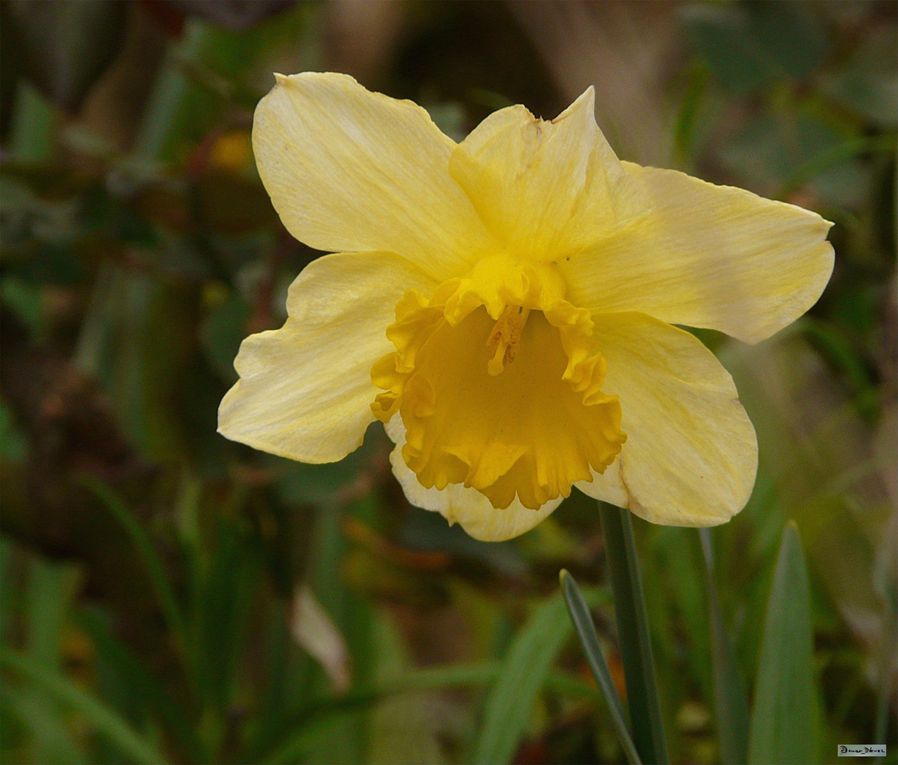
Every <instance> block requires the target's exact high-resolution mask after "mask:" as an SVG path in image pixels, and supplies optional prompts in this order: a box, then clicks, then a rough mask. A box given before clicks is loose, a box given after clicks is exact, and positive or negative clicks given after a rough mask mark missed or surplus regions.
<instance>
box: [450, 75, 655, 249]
mask: <svg viewBox="0 0 898 765" xmlns="http://www.w3.org/2000/svg"><path fill="white" fill-rule="evenodd" d="M594 100H595V95H594V92H593V89H592V88H589V89H588V90H586V92H585V93H583V95H582V96H580V98H578V99H577V100H576V101H575V102H574V103H573V104H572V105H571V106H569V107H568V108H567V109H566V110H565V111H564V112H562V113H561V114H560V115H558V117H556V118H555V119H554V120H552V121H551V122H546V121H543V120H541V119H537V118H536V117H534V116H533V115H532V114H531V113H530V112H529V111H527V109H525V108H524V107H523V106H510V107H508V108H506V109H501V110H500V111H498V112H495V113H493V114H491V115H490V116H489V117H487V118H486V119H485V120H484V121H483V122H482V123H481V124H480V125H479V126H478V127H477V128H475V129H474V131H473V132H472V133H471V134H470V135H469V136H468V137H467V138H466V139H465V140H464V141H462V142H461V143H460V144H459V145H458V148H456V150H455V151H454V152H453V154H452V159H451V162H450V171H451V173H452V176H453V177H454V178H455V179H456V180H457V181H458V183H459V185H460V186H461V187H462V188H463V189H464V190H465V192H466V193H467V194H468V196H469V197H470V199H471V201H472V202H473V204H474V206H475V207H476V208H477V212H478V213H479V214H480V216H481V218H482V219H483V221H484V223H485V224H486V225H487V228H488V229H489V230H490V231H491V233H492V234H493V235H494V236H495V237H496V239H497V240H499V241H500V242H502V243H503V245H504V246H505V248H506V250H507V251H508V252H509V253H512V254H514V255H518V256H522V257H524V258H528V259H533V260H541V261H551V260H556V259H558V258H561V257H566V256H569V255H571V254H573V253H576V252H579V251H581V250H583V249H585V248H588V247H591V246H593V245H594V244H595V242H596V241H597V240H599V239H601V238H606V237H607V236H608V234H609V232H610V231H612V230H614V229H616V228H617V227H618V226H620V225H622V224H623V223H624V222H625V221H627V220H629V219H630V218H632V217H633V216H635V215H637V214H638V213H639V212H640V211H641V209H642V208H643V206H644V202H642V200H640V199H639V196H638V192H639V191H640V187H639V184H637V183H634V182H632V181H631V179H630V178H629V176H628V175H627V174H626V173H625V172H624V170H623V168H622V167H621V163H620V162H619V161H618V159H617V157H616V156H615V155H614V152H613V151H612V150H611V147H610V146H609V145H608V142H607V141H606V140H605V137H604V136H603V135H602V132H601V131H600V130H599V128H598V126H597V125H596V121H595V115H594Z"/></svg>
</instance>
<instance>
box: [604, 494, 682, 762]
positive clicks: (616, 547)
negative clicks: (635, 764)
mask: <svg viewBox="0 0 898 765" xmlns="http://www.w3.org/2000/svg"><path fill="white" fill-rule="evenodd" d="M599 514H600V517H601V521H602V532H603V534H604V536H605V554H606V556H607V559H608V573H609V579H610V581H611V590H612V592H613V593H614V611H615V614H616V616H617V634H618V641H619V643H620V651H621V657H622V659H623V665H624V675H625V677H626V680H627V702H628V706H629V708H630V724H631V725H632V728H633V738H634V740H635V741H636V746H637V748H638V750H639V755H640V759H641V760H642V761H643V762H645V763H646V764H647V765H667V762H668V758H667V747H666V745H665V742H664V728H663V727H662V725H661V708H660V705H659V703H658V688H657V685H656V682H655V662H654V659H653V658H652V645H651V640H650V637H649V628H648V616H647V615H646V608H645V597H644V595H643V591H642V579H641V577H640V574H639V560H638V558H637V556H636V544H635V542H634V539H633V525H632V522H631V519H630V513H629V511H627V510H621V509H619V508H616V507H613V506H611V505H606V504H604V503H599Z"/></svg>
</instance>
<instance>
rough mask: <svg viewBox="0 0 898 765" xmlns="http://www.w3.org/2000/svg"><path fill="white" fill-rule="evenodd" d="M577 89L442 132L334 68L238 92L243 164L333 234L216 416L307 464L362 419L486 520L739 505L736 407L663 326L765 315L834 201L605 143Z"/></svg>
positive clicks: (244, 436) (498, 535)
mask: <svg viewBox="0 0 898 765" xmlns="http://www.w3.org/2000/svg"><path fill="white" fill-rule="evenodd" d="M593 98H594V96H593V91H592V88H590V89H589V90H587V91H586V92H585V93H584V94H583V95H582V96H580V98H578V99H577V100H576V101H575V102H574V103H573V104H572V105H571V106H570V107H568V108H567V109H566V110H565V111H564V112H563V113H562V114H560V115H559V116H558V117H557V118H556V119H554V120H552V121H551V122H546V121H543V120H540V119H537V118H535V117H534V116H533V115H531V114H530V112H528V111H527V109H525V108H524V107H523V106H512V107H508V108H506V109H501V110H500V111H498V112H495V113H494V114H492V115H490V116H489V117H488V118H487V119H485V120H484V121H483V122H482V123H481V124H480V125H479V126H477V128H475V129H474V131H473V132H472V133H471V134H470V135H469V136H468V137H467V138H465V140H464V141H462V142H461V143H459V144H456V143H455V142H454V141H452V140H451V139H450V138H448V137H447V136H445V135H444V134H443V133H441V132H440V130H439V129H438V128H437V127H436V126H435V125H434V124H433V122H432V121H431V119H430V117H429V116H428V114H427V112H426V111H425V110H424V109H422V108H421V107H419V106H417V105H415V104H414V103H412V102H410V101H398V100H395V99H392V98H389V97H387V96H384V95H381V94H379V93H371V92H369V91H367V90H365V89H364V88H363V87H361V86H360V85H359V84H358V83H357V82H356V81H355V80H353V79H352V78H351V77H348V76H346V75H341V74H330V73H305V74H299V75H293V76H290V77H285V76H280V75H279V76H278V77H277V85H276V86H275V88H274V89H273V90H272V91H271V93H270V94H269V95H268V96H266V97H265V98H264V99H263V100H262V101H261V103H260V104H259V106H258V108H257V110H256V115H255V123H254V127H253V149H254V152H255V156H256V162H257V165H258V168H259V173H260V175H261V177H262V181H263V183H264V184H265V187H266V189H267V190H268V193H269V195H270V196H271V199H272V202H273V204H274V206H275V208H276V209H277V211H278V213H279V215H280V217H281V220H282V221H283V223H284V225H285V226H286V227H287V229H288V230H289V231H290V233H291V234H293V236H295V237H296V238H297V239H299V240H301V241H303V242H305V243H306V244H308V245H309V246H311V247H314V248H316V249H320V250H325V251H329V252H335V253H336V254H331V255H325V256H324V257H321V258H319V259H317V260H315V261H314V262H313V263H311V264H310V265H309V266H308V267H307V268H306V269H305V270H304V271H303V272H302V273H301V274H300V275H299V276H298V277H297V279H296V280H295V281H294V282H293V284H292V286H291V288H290V292H289V296H288V298H287V310H288V314H289V318H288V319H287V322H286V324H285V325H284V326H283V327H282V328H281V329H279V330H274V331H269V332H262V333H260V334H257V335H253V336H251V337H249V338H247V339H246V340H245V341H244V342H243V345H242V346H241V348H240V353H239V354H238V356H237V360H236V362H235V366H236V369H237V372H238V373H239V375H240V380H239V382H237V384H236V385H234V387H233V388H232V389H231V390H230V391H229V392H228V394H227V395H226V396H225V399H224V401H222V404H221V409H220V411H219V429H220V432H221V433H222V434H224V435H225V436H227V437H228V438H230V439H233V440H235V441H241V442H243V443H245V444H249V445H250V446H253V447H255V448H257V449H261V450H264V451H267V452H271V453H273V454H278V455H281V456H284V457H289V458H291V459H295V460H300V461H302V462H311V463H323V462H333V461H337V460H340V459H342V458H343V457H345V456H346V455H347V454H348V453H350V452H351V451H353V450H354V449H356V448H357V447H358V446H360V445H361V442H362V439H363V437H364V433H365V430H366V428H367V427H368V425H369V424H370V422H371V421H372V420H373V419H374V418H377V419H379V420H381V421H382V422H383V423H384V424H385V426H386V429H387V433H388V434H389V436H390V438H391V439H392V440H393V441H394V442H395V444H396V447H395V449H394V450H393V453H392V455H391V463H392V466H393V472H394V473H395V475H396V477H397V479H398V480H399V482H400V483H401V484H402V487H403V489H404V491H405V494H406V496H407V497H408V500H409V501H410V502H411V503H412V504H415V505H417V506H419V507H423V508H426V509H428V510H436V511H439V512H440V513H442V514H443V515H444V516H445V517H446V518H447V519H448V520H449V521H450V522H458V523H460V524H461V525H462V526H463V527H464V528H465V529H466V530H467V531H468V533H469V534H471V535H472V536H474V537H477V538H478V539H484V540H501V539H508V538H511V537H514V536H517V535H519V534H522V533H524V532H525V531H527V530H529V529H531V528H532V527H533V526H535V525H536V524H537V523H539V522H540V521H541V520H542V519H543V518H545V517H546V516H547V515H548V514H549V513H551V512H552V511H553V510H554V509H555V508H556V507H557V506H558V505H559V504H560V502H561V500H562V499H563V498H564V497H566V496H568V495H569V494H570V491H571V488H572V487H576V488H578V489H579V490H580V491H582V492H585V493H586V494H588V495H589V496H591V497H595V498H597V499H602V500H605V501H608V502H611V503H613V504H616V505H618V506H621V507H626V508H629V509H630V510H631V511H632V512H634V513H636V514H637V515H639V516H641V517H643V518H645V519H646V520H649V521H652V522H655V523H663V524H670V525H678V526H711V525H715V524H719V523H723V522H725V521H726V520H728V519H729V518H730V517H731V516H732V515H734V514H735V513H737V512H738V511H739V510H741V509H742V507H743V506H744V505H745V503H746V501H747V500H748V497H749V495H750V493H751V490H752V486H753V483H754V478H755V472H756V468H757V442H756V438H755V433H754V429H753V428H752V425H751V422H750V421H749V419H748V417H747V415H746V413H745V410H744V409H743V408H742V405H741V404H740V403H739V400H738V394H737V392H736V389H735V386H734V385H733V381H732V379H731V377H730V375H729V374H728V373H727V372H726V370H724V368H723V367H722V366H721V365H720V363H719V362H718V361H717V360H716V358H715V357H714V355H713V354H712V353H711V352H710V351H708V350H707V349H706V348H705V347H704V346H703V345H702V343H701V342H699V341H698V340H697V339H696V338H695V337H694V336H693V335H691V334H689V333H688V332H686V331H684V330H682V329H679V328H677V327H675V326H672V325H674V324H684V325H688V326H692V327H707V328H712V329H716V330H720V331H722V332H725V333H727V334H729V335H732V336H733V337H736V338H739V339H741V340H744V341H747V342H757V341H760V340H763V339H764V338H766V337H768V336H770V335H771V334H773V333H774V332H776V331H777V330H779V329H782V328H783V327H785V326H786V325H787V324H789V323H791V322H792V321H794V320H795V319H796V318H797V317H798V316H800V315H801V314H802V313H804V312H805V311H806V310H807V309H808V308H809V307H810V306H811V305H813V304H814V302H815V301H816V300H817V298H818V297H819V296H820V293H821V292H822V291H823V288H824V287H825V285H826V283H827V281H828V279H829V276H830V273H831V271H832V267H833V251H832V247H831V246H830V245H829V243H827V242H826V232H827V230H828V229H829V227H830V225H831V224H829V223H828V222H827V221H825V220H823V219H822V218H821V217H820V216H819V215H816V214H815V213H812V212H808V211H807V210H803V209H801V208H800V207H795V206H793V205H788V204H784V203H782V202H775V201H771V200H767V199H763V198H761V197H758V196H756V195H754V194H751V193H749V192H747V191H743V190H741V189H736V188H731V187H726V186H714V185H712V184H710V183H706V182H704V181H701V180H697V179H695V178H691V177H689V176H687V175H684V174H683V173H679V172H675V171H672V170H658V169H654V168H647V167H640V166H639V165H634V164H632V163H629V162H621V161H620V160H618V158H617V157H616V156H615V154H614V152H613V151H612V150H611V147H610V146H609V145H608V143H607V142H606V140H605V138H604V136H603V135H602V133H601V131H600V130H599V128H598V126H597V125H596V122H595V118H594V112H593V109H594V104H593Z"/></svg>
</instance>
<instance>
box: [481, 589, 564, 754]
mask: <svg viewBox="0 0 898 765" xmlns="http://www.w3.org/2000/svg"><path fill="white" fill-rule="evenodd" d="M570 634H571V623H570V621H569V620H568V619H567V618H565V604H564V600H562V599H561V598H560V597H557V596H556V597H552V598H550V599H549V600H547V601H546V602H545V603H543V604H542V605H540V606H539V608H537V609H536V611H535V612H534V613H533V615H532V616H531V617H530V620H529V621H528V622H527V624H526V625H524V627H523V629H522V630H521V631H520V632H519V633H518V634H517V636H516V637H515V639H514V640H513V641H512V643H511V646H510V647H509V649H508V653H507V655H506V657H505V659H504V661H503V662H502V670H501V672H500V674H499V677H498V679H497V680H496V683H495V685H493V687H492V688H491V689H490V692H489V695H488V696H487V699H486V707H485V711H484V715H483V725H482V726H481V728H480V733H479V735H478V737H477V740H476V742H475V745H474V754H473V757H472V758H471V760H472V762H475V763H489V765H501V764H502V763H508V762H511V760H512V757H514V753H515V750H516V749H517V746H518V744H519V743H520V741H521V739H522V738H523V737H524V733H525V731H526V729H527V723H528V722H529V720H530V715H531V713H532V712H533V703H534V701H535V700H536V695H537V693H538V692H539V689H540V687H541V686H542V684H543V682H544V680H545V678H546V675H547V674H548V673H549V669H550V668H551V666H552V664H553V662H554V661H555V657H556V656H557V655H558V652H559V651H560V650H561V646H562V645H564V641H565V640H566V639H567V638H568V637H569V636H570Z"/></svg>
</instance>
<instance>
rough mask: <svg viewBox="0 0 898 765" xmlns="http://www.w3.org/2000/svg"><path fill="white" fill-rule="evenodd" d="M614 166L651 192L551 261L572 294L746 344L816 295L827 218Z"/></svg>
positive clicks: (823, 276)
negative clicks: (642, 208) (633, 213)
mask: <svg viewBox="0 0 898 765" xmlns="http://www.w3.org/2000/svg"><path fill="white" fill-rule="evenodd" d="M623 166H624V168H625V169H626V172H627V174H628V175H629V176H630V177H631V178H633V179H635V180H637V181H639V182H640V183H641V184H643V186H644V188H645V189H646V191H647V193H648V194H649V195H650V197H651V204H650V210H649V211H648V212H647V214H646V215H644V216H643V217H642V218H639V219H637V220H634V221H633V223H632V225H630V226H628V227H625V228H622V229H621V230H619V231H618V232H617V233H616V234H614V235H613V236H611V237H610V238H609V239H608V240H606V241H604V242H602V243H601V244H600V245H599V246H597V247H596V248H595V249H594V250H592V251H591V252H590V253H588V254H586V253H584V254H583V255H581V256H579V257H575V258H572V259H571V260H570V262H562V263H560V264H559V267H560V268H561V269H562V272H563V273H564V275H565V277H566V279H567V282H568V284H569V293H568V295H569V299H570V300H571V302H573V303H576V304H577V305H581V306H584V307H586V308H590V309H591V310H593V311H597V312H598V311H601V312H614V311H640V312H643V313H647V314H649V315H651V316H655V317H656V318H658V319H661V320H662V321H665V322H669V323H676V324H687V325H689V326H693V327H707V328H710V329H718V330H721V331H722V332H726V333H727V334H728V335H732V336H733V337H737V338H739V339H740V340H745V341H747V342H752V343H754V342H758V341H760V340H763V339H764V338H766V337H769V336H770V335H772V334H773V333H774V332H777V331H778V330H780V329H782V328H783V327H785V326H786V325H788V324H790V323H791V322H793V321H794V320H795V319H796V318H798V317H799V316H801V315H802V314H803V313H804V312H805V311H807V310H808V308H810V307H811V306H812V305H813V304H814V303H815V302H816V301H817V299H818V298H819V297H820V293H821V292H823V288H824V287H825V286H826V283H827V281H828V280H829V277H830V274H831V273H832V269H833V249H832V247H831V246H830V244H829V243H828V242H827V241H825V239H826V232H827V231H828V229H829V227H830V226H831V225H832V224H831V223H829V222H828V221H826V220H824V219H823V218H821V217H820V216H819V215H817V214H816V213H812V212H809V211H807V210H804V209H802V208H801V207H796V206H795V205H790V204H785V203H784V202H775V201H772V200H769V199H764V198H763V197H759V196H756V195H755V194H752V193H751V192H748V191H744V190H742V189H736V188H732V187H730V186H715V185H714V184H711V183H706V182H705V181H701V180H698V179H697V178H691V177H689V176H688V175H685V174H683V173H679V172H676V171H674V170H658V169H655V168H650V167H640V166H639V165H634V164H631V163H628V162H624V163H623Z"/></svg>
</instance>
